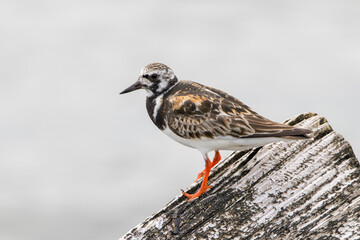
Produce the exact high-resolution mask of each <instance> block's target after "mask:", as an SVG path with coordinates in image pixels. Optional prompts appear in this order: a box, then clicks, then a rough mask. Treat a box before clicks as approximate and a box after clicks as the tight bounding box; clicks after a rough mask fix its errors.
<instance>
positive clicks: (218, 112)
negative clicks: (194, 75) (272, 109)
mask: <svg viewBox="0 0 360 240" xmlns="http://www.w3.org/2000/svg"><path fill="white" fill-rule="evenodd" d="M140 88H143V89H145V90H146V91H147V93H148V96H147V98H146V108H147V111H148V113H149V116H150V118H151V120H152V121H153V122H154V124H155V125H156V126H157V127H158V128H159V129H160V130H162V131H163V132H164V133H165V134H167V135H168V136H169V137H171V138H173V139H174V140H175V141H177V142H180V143H182V144H184V145H186V146H189V147H193V148H196V149H198V150H199V151H200V152H201V153H202V154H203V156H204V159H205V163H206V166H208V165H209V164H210V165H211V162H210V160H208V156H207V153H208V152H210V151H216V152H217V153H218V150H244V149H248V148H253V147H258V146H263V145H265V144H267V143H271V142H276V141H282V140H289V139H307V138H309V135H310V134H311V133H312V131H310V130H307V129H302V128H296V127H293V126H289V125H285V124H282V123H277V122H274V121H271V120H269V119H267V118H265V117H262V116H261V115H259V114H257V113H256V112H255V111H253V110H252V109H251V108H250V107H248V106H246V105H245V104H244V103H242V102H241V101H239V100H238V99H236V98H235V97H233V96H231V95H229V94H227V93H225V92H223V91H221V90H218V89H215V88H212V87H208V86H205V85H202V84H199V83H196V82H191V81H179V80H178V79H177V77H176V76H175V74H174V72H173V71H172V70H171V69H170V68H169V67H167V66H166V65H164V64H161V63H152V64H149V65H147V66H146V67H144V68H143V69H142V70H141V72H140V77H139V79H138V80H137V82H135V84H133V85H132V86H130V87H129V88H127V89H125V90H124V91H123V92H122V93H127V92H131V91H134V90H136V89H140ZM219 156H220V155H219ZM208 161H209V162H210V163H208ZM217 161H218V160H217ZM217 161H216V162H217ZM215 164H216V163H215ZM211 167H212V166H211ZM211 167H210V169H211ZM207 170H208V171H210V170H209V169H207ZM204 171H205V170H204ZM208 171H207V175H208ZM205 176H206V174H205ZM204 179H205V177H204ZM204 181H205V180H204ZM206 181H207V177H206ZM206 181H205V185H206ZM201 191H202V192H201V193H203V192H204V191H206V186H205V187H204V186H202V190H201ZM201 193H200V194H201ZM197 196H199V195H197ZM197 196H196V197H197ZM190 197H191V198H190V199H192V198H194V196H190Z"/></svg>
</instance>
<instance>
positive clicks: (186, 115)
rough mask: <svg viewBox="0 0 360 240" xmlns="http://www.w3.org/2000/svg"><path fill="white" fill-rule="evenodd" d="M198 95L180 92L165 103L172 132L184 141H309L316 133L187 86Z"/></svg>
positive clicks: (202, 88)
mask: <svg viewBox="0 0 360 240" xmlns="http://www.w3.org/2000/svg"><path fill="white" fill-rule="evenodd" d="M185 83H186V84H188V85H187V87H188V88H189V86H190V88H191V86H192V87H194V88H196V90H197V91H190V92H196V94H189V92H188V91H178V92H177V93H175V94H173V95H172V96H169V98H168V101H166V102H164V111H166V112H167V114H166V115H167V120H168V126H169V128H170V129H171V130H172V131H173V132H174V133H175V134H177V135H179V136H181V137H183V138H202V137H206V138H216V137H225V136H231V137H234V138H254V137H284V138H306V137H307V136H306V135H307V134H311V132H312V131H310V130H307V129H302V128H295V127H293V126H289V125H285V124H282V123H277V122H274V121H271V120H269V119H267V118H264V117H262V116H261V115H259V114H257V113H256V112H254V111H253V110H252V109H251V108H250V107H248V106H246V105H245V104H243V103H242V102H241V101H239V100H238V99H236V98H234V97H232V96H231V95H229V94H227V93H225V92H222V91H220V90H217V89H214V88H209V87H205V86H203V85H201V84H198V83H193V82H185Z"/></svg>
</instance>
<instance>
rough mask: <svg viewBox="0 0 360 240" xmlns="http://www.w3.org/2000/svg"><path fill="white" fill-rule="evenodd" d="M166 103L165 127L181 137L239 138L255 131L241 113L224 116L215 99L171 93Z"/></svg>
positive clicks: (219, 103)
mask: <svg viewBox="0 0 360 240" xmlns="http://www.w3.org/2000/svg"><path fill="white" fill-rule="evenodd" d="M169 103H170V106H169V107H168V109H169V111H168V114H167V116H168V125H169V128H170V129H171V130H172V131H173V132H174V133H176V134H177V135H179V136H181V137H183V138H201V137H208V138H214V137H218V136H234V137H241V136H248V135H251V134H253V133H255V132H254V130H253V128H252V127H251V126H250V125H249V124H248V123H247V121H246V120H244V119H243V117H242V115H241V114H239V115H237V116H233V117H230V116H227V115H225V114H224V113H223V112H222V111H221V107H220V105H221V102H219V99H217V98H212V99H210V98H208V97H205V96H200V95H186V96H173V97H171V99H170V101H169ZM221 113H223V114H221Z"/></svg>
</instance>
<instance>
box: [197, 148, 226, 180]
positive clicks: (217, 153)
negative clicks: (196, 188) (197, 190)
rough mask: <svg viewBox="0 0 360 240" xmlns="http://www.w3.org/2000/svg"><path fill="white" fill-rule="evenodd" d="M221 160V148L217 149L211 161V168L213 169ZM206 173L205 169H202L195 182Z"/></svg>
mask: <svg viewBox="0 0 360 240" xmlns="http://www.w3.org/2000/svg"><path fill="white" fill-rule="evenodd" d="M220 160H221V155H220V153H219V150H216V151H215V156H214V158H213V161H212V162H211V163H210V169H212V168H213V167H214V166H215V165H216V164H217V163H218V162H220ZM204 174H205V169H204V170H202V171H201V172H200V173H199V174H198V176H197V178H196V179H195V181H194V182H196V181H197V180H198V179H200V178H201V177H202V176H204Z"/></svg>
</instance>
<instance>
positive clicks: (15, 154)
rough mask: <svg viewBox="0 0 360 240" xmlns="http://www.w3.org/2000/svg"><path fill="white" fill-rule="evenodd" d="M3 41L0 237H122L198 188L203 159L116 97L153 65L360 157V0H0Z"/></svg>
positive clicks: (129, 100)
mask: <svg viewBox="0 0 360 240" xmlns="http://www.w3.org/2000/svg"><path fill="white" fill-rule="evenodd" d="M0 35H1V37H0V65H1V68H0V103H1V104H0V113H1V117H0V239H7V240H20V239H28V240H32V239H34V240H35V239H36V240H48V239H54V240H56V239H88V240H89V239H117V238H119V237H120V236H122V235H123V234H125V232H126V231H128V230H129V229H130V228H131V227H133V226H135V225H136V224H137V223H139V222H141V221H142V220H143V219H144V218H145V217H146V216H149V215H151V214H152V213H154V212H156V211H157V210H159V209H160V208H161V207H162V206H164V205H165V204H166V203H167V202H169V201H170V200H171V199H172V198H173V197H174V196H175V195H177V194H180V188H185V187H186V186H188V185H189V184H190V183H191V182H192V181H193V180H194V178H195V177H196V174H197V173H198V172H199V171H200V170H201V169H202V168H203V164H204V163H203V160H202V157H201V155H200V153H198V152H197V151H196V150H193V149H190V148H186V147H184V146H181V145H180V144H178V143H176V142H174V141H173V140H171V139H169V138H168V137H166V136H165V135H163V134H162V133H161V132H160V131H159V130H158V129H156V127H155V126H154V125H153V123H152V122H151V121H150V119H149V117H148V116H147V113H146V109H145V93H144V92H141V91H139V92H134V93H131V94H128V95H123V96H119V95H118V93H119V92H120V91H121V90H123V89H125V88H126V87H128V86H129V85H130V84H132V83H133V82H134V81H135V80H136V79H137V77H138V74H139V71H140V69H141V68H142V67H143V66H144V65H146V64H148V63H151V62H162V63H165V64H167V65H169V66H170V67H172V68H173V70H174V72H175V74H176V75H177V76H178V77H179V78H180V79H187V80H193V81H197V82H201V83H203V84H206V85H210V86H213V87H217V88H221V89H223V90H225V91H227V92H229V93H231V94H232V95H234V96H236V97H238V98H239V99H241V100H242V101H244V102H245V103H247V104H248V105H250V106H251V107H253V108H254V109H255V110H256V111H257V112H259V113H260V114H262V115H264V116H266V117H268V118H271V119H273V120H276V121H283V120H285V119H287V118H288V117H291V116H294V115H296V114H299V113H303V112H308V111H312V112H317V113H319V114H321V115H323V116H325V117H327V119H328V120H329V121H330V124H331V125H332V126H333V127H334V128H335V130H336V131H338V132H340V133H341V134H343V135H344V136H345V138H346V139H348V140H349V141H350V143H351V144H352V146H353V147H354V149H355V151H356V153H357V155H359V153H360V147H359V146H360V134H359V133H360V128H359V119H360V110H359V109H360V108H359V107H358V104H359V103H360V98H359V90H360V70H359V65H360V44H359V43H360V2H359V1H325V0H324V1H265V0H263V1H235V0H234V1H165V0H163V1H110V0H105V1H104V0H103V1H99V0H94V1H84V0H72V1H69V0H62V1H45V0H44V1H40V0H34V1H24V0H22V1H21V0H18V1H17V0H14V1H5V2H4V1H2V2H1V3H0Z"/></svg>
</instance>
